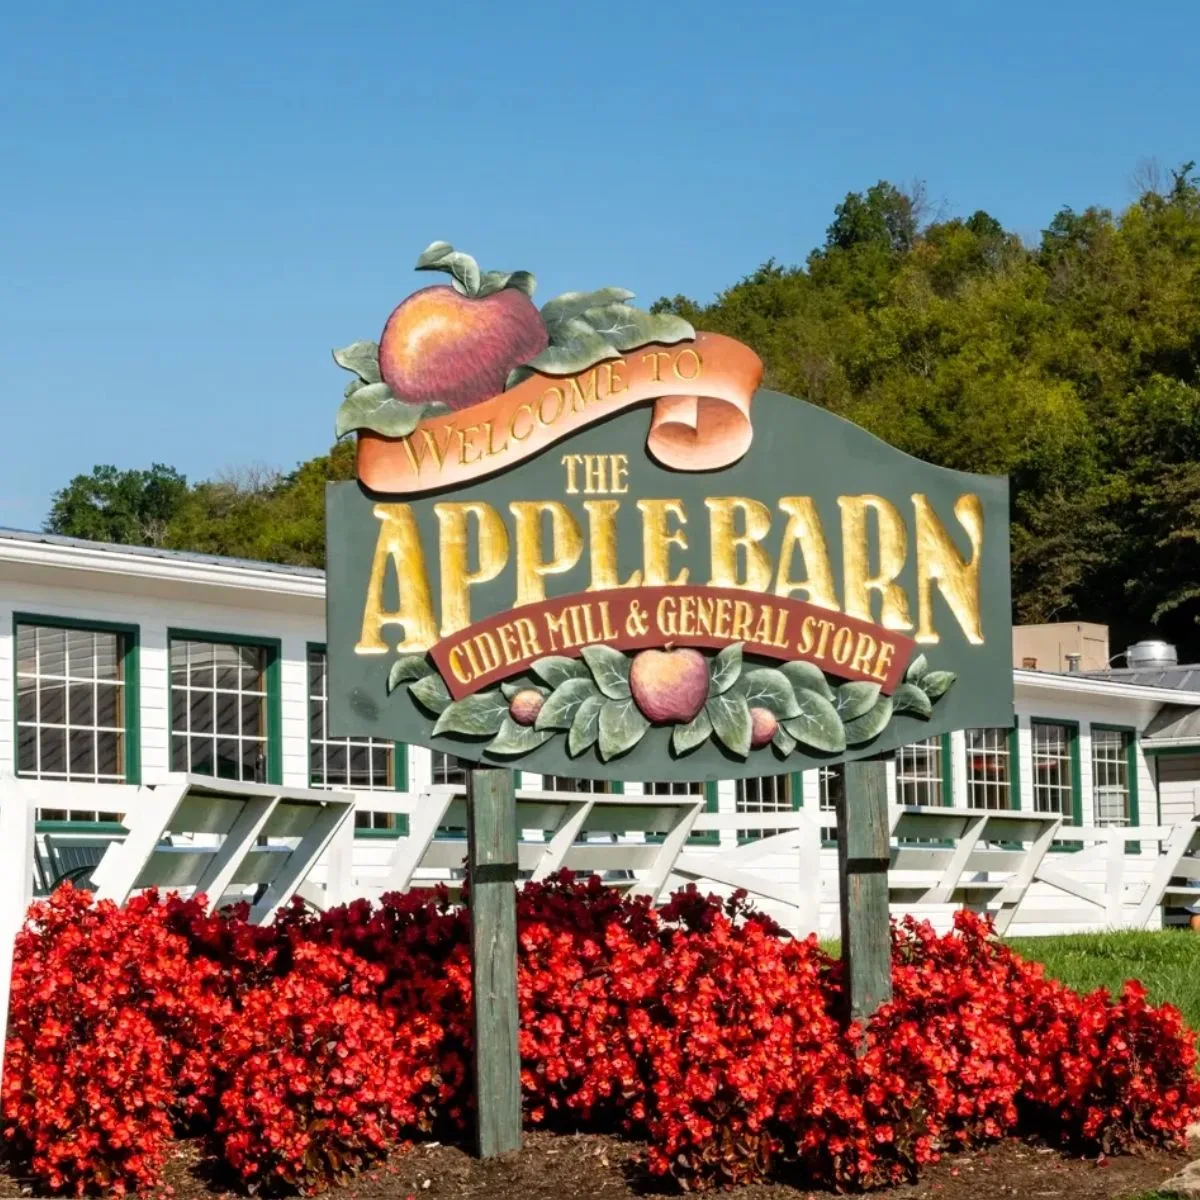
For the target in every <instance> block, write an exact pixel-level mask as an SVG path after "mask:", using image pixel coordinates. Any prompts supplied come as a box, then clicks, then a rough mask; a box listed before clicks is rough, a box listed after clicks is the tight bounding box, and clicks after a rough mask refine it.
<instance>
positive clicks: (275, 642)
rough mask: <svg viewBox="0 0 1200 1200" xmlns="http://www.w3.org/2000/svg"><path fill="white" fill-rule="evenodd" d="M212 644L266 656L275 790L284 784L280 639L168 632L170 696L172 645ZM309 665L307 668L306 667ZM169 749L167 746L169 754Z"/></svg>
mask: <svg viewBox="0 0 1200 1200" xmlns="http://www.w3.org/2000/svg"><path fill="white" fill-rule="evenodd" d="M172 642H209V643H213V644H219V643H222V642H223V643H224V644H226V645H228V646H256V647H258V648H260V649H263V650H266V652H267V783H270V784H274V785H275V786H276V787H278V786H280V785H281V784H282V783H283V694H282V689H281V686H280V664H281V662H282V659H283V643H282V642H281V641H280V639H279V638H273V637H258V636H255V635H252V634H244V633H223V632H219V631H217V632H214V631H213V630H208V629H178V628H175V627H174V626H172V627H170V628H168V630H167V696H168V705H169V704H170V693H171V678H170V676H171V661H170V657H171V643H172ZM306 665H307V664H306ZM173 735H174V730H173V729H172V728H171V722H170V713H169V709H168V717H167V737H168V738H170V737H172V736H173ZM169 753H170V747H169V746H168V754H169Z"/></svg>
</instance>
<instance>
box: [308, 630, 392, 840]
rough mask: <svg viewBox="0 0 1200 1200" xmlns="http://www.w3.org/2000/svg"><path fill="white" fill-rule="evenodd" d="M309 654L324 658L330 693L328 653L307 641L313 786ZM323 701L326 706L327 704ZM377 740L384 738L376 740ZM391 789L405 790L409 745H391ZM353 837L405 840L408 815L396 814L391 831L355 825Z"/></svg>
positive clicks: (309, 772) (311, 783)
mask: <svg viewBox="0 0 1200 1200" xmlns="http://www.w3.org/2000/svg"><path fill="white" fill-rule="evenodd" d="M312 654H323V655H324V656H325V667H326V684H325V688H326V692H327V693H328V690H329V683H328V679H329V676H328V669H329V650H328V648H327V647H326V645H325V643H324V642H306V643H305V644H304V718H305V727H306V729H307V730H308V732H307V733H306V734H305V735H304V745H305V749H306V751H307V753H308V786H309V787H315V786H316V785H315V784H314V783H313V776H312V715H311V714H310V713H309V711H308V705H309V703H310V702H311V700H312V697H311V696H310V695H309V682H308V659H309V656H310V655H312ZM328 702H329V701H328V698H326V704H328ZM379 740H380V741H382V740H384V739H382V738H381V739H379ZM392 780H393V782H392V790H393V791H395V792H407V791H408V746H407V745H406V744H405V743H404V742H393V743H392ZM354 836H355V837H356V838H381V839H384V838H391V839H393V840H395V839H397V838H403V837H408V815H407V813H397V814H396V824H395V825H394V826H393V827H392V828H391V829H360V828H358V827H357V826H356V827H355V829H354Z"/></svg>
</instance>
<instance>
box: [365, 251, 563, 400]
mask: <svg viewBox="0 0 1200 1200" xmlns="http://www.w3.org/2000/svg"><path fill="white" fill-rule="evenodd" d="M417 269H418V270H421V271H448V272H449V273H450V274H451V275H453V276H454V285H453V286H450V285H446V284H439V285H437V286H435V287H428V288H422V289H421V290H420V291H419V292H414V293H413V294H412V295H411V296H409V297H408V299H407V300H405V301H403V302H402V303H401V304H400V305H398V306H397V307H396V309H395V310H394V311H393V312H392V315H391V316H390V317H388V320H387V324H386V325H385V326H384V328H383V333H382V335H381V336H380V338H379V373H380V375H381V376H382V377H383V382H384V383H386V384H387V385H388V387H390V388H391V389H392V391H393V392H394V393H395V395H396V396H397V397H399V398H400V399H401V400H406V401H409V402H410V403H419V404H444V405H446V406H447V407H449V408H453V409H460V408H468V407H470V406H471V405H472V404H478V403H479V402H480V401H481V400H487V399H488V398H489V397H491V396H495V395H497V394H498V393H499V392H502V391H504V385H505V382H506V380H507V379H508V373H509V372H510V371H511V370H512V369H513V368H514V367H518V366H520V365H521V364H522V363H526V362H528V361H529V360H530V359H531V358H534V357H536V356H537V355H538V354H540V353H541V352H542V351H543V350H544V349H545V348H546V345H547V343H548V342H549V334H548V333H547V331H546V325H545V323H544V322H543V321H542V317H541V314H540V313H539V312H538V310H537V308H536V307H535V306H534V303H533V301H532V300H531V299H530V298H529V295H530V293H531V292H532V291H533V286H534V282H533V276H532V275H531V274H530V273H529V272H528V271H514V272H510V273H506V272H500V271H486V272H483V273H481V272H480V270H479V267H478V265H477V264H476V262H475V260H474V259H473V258H471V257H470V255H467V254H462V253H460V252H459V251H457V250H455V249H454V248H453V247H452V246H451V245H450V244H449V243H447V242H434V243H433V245H432V246H430V247H429V248H428V249H427V250H426V251H425V253H424V254H422V255H421V257H420V258H419V259H418V260H417Z"/></svg>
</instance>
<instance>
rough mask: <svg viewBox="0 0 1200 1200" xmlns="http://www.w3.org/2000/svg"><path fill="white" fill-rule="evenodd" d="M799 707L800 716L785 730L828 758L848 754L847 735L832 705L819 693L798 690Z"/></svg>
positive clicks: (787, 724)
mask: <svg viewBox="0 0 1200 1200" xmlns="http://www.w3.org/2000/svg"><path fill="white" fill-rule="evenodd" d="M796 703H797V704H798V705H799V706H800V712H799V713H798V714H797V715H796V716H795V717H793V718H792V719H791V720H789V721H786V722H784V729H786V730H787V732H788V733H790V734H791V735H792V737H794V738H795V739H796V740H797V741H798V742H802V743H803V744H804V745H805V746H811V747H812V748H813V749H814V750H822V751H824V752H825V753H826V754H840V753H841V752H842V751H843V750H845V748H846V732H845V729H844V727H843V726H842V719H841V717H839V716H838V713H837V709H836V708H834V707H833V704H832V702H830V701H829V700H826V699H825V697H824V696H822V695H819V694H818V693H817V692H813V691H809V690H808V689H806V688H797V689H796Z"/></svg>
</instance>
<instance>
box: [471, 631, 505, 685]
mask: <svg viewBox="0 0 1200 1200" xmlns="http://www.w3.org/2000/svg"><path fill="white" fill-rule="evenodd" d="M471 641H473V642H474V643H475V649H476V650H478V651H479V660H480V662H482V663H483V670H484V673H485V674H486V673H487V672H488V671H495V670H497V669H498V668H499V666H500V647H499V646H498V645H497V644H496V639H495V638H494V637H493V636H492V634H491V632H490V631H488V630H486V629H485V630H484V631H483V632H482V633H477V634H476V635H475V636H474V637H473V638H472V639H471Z"/></svg>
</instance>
